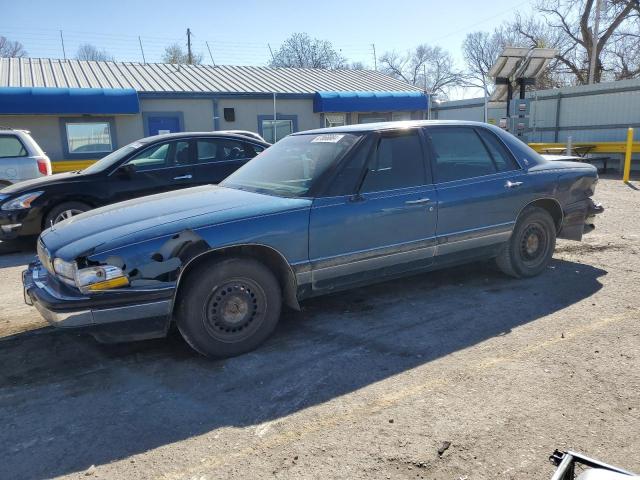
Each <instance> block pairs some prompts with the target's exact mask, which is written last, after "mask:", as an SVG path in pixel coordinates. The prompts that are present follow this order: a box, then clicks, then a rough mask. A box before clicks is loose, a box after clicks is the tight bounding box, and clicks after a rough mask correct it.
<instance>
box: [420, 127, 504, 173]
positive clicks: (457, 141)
mask: <svg viewBox="0 0 640 480" xmlns="http://www.w3.org/2000/svg"><path fill="white" fill-rule="evenodd" d="M427 136H428V138H429V140H430V142H431V147H432V148H433V157H434V158H433V165H434V170H435V177H436V181H437V182H451V181H453V180H462V179H465V178H473V177H481V176H483V175H490V174H492V173H496V172H497V168H496V165H495V163H494V161H493V159H492V158H491V155H490V154H489V151H488V150H487V149H486V148H485V146H484V143H483V142H482V140H481V139H480V137H479V136H478V134H477V133H476V132H475V130H474V129H473V128H471V127H431V128H428V129H427Z"/></svg>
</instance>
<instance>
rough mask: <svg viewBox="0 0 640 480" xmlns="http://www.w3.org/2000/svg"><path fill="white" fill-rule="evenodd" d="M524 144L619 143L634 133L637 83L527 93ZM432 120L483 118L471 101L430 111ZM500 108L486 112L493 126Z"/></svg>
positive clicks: (639, 98) (480, 105) (639, 106)
mask: <svg viewBox="0 0 640 480" xmlns="http://www.w3.org/2000/svg"><path fill="white" fill-rule="evenodd" d="M527 97H528V98H529V99H530V108H529V122H528V123H529V127H528V129H527V130H526V132H525V135H524V138H525V139H526V140H527V141H528V142H566V141H567V138H568V137H569V136H571V137H572V140H573V141H574V142H621V141H624V139H625V136H626V131H627V128H628V127H635V128H637V127H640V79H634V80H622V81H619V82H609V83H599V84H596V85H583V86H579V87H566V88H559V89H553V90H540V91H536V92H530V93H529V94H528V95H527ZM432 112H433V115H432V118H438V119H451V120H477V121H482V120H483V118H484V114H483V112H484V100H483V99H482V98H473V99H469V100H458V101H452V102H443V103H440V104H437V105H434V106H433V108H432ZM505 116H506V104H502V105H499V106H496V108H489V112H488V118H489V121H490V122H491V123H495V124H496V125H497V124H498V122H499V120H500V118H503V117H505Z"/></svg>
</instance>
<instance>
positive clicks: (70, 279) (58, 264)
mask: <svg viewBox="0 0 640 480" xmlns="http://www.w3.org/2000/svg"><path fill="white" fill-rule="evenodd" d="M53 271H54V272H56V273H57V274H58V275H59V276H60V277H62V279H63V280H64V281H66V283H72V284H74V285H75V278H76V263H75V262H65V261H64V260H62V259H61V258H56V259H54V260H53Z"/></svg>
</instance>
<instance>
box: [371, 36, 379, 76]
mask: <svg viewBox="0 0 640 480" xmlns="http://www.w3.org/2000/svg"><path fill="white" fill-rule="evenodd" d="M371 48H373V69H374V70H375V71H378V56H377V55H376V44H375V43H372V44H371Z"/></svg>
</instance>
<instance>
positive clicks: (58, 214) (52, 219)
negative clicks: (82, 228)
mask: <svg viewBox="0 0 640 480" xmlns="http://www.w3.org/2000/svg"><path fill="white" fill-rule="evenodd" d="M89 210H91V206H90V205H87V204H86V203H82V202H63V203H60V204H59V205H56V206H55V207H53V208H52V209H51V210H50V211H49V213H47V216H46V217H45V219H44V228H49V227H50V226H51V225H55V224H56V223H60V222H62V221H63V220H66V219H68V218H71V217H74V216H76V215H80V214H81V213H84V212H88V211H89Z"/></svg>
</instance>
